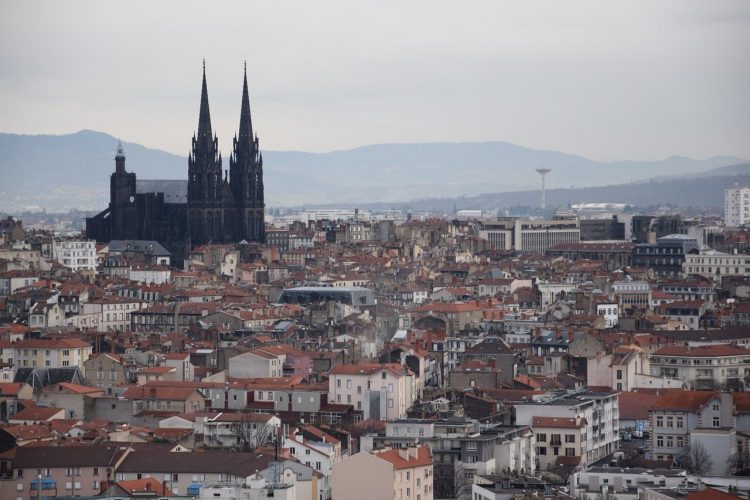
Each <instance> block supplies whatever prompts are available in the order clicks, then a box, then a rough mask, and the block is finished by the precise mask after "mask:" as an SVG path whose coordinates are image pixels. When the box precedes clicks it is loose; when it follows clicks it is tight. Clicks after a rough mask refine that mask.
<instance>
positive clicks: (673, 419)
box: [647, 391, 737, 474]
mask: <svg viewBox="0 0 750 500" xmlns="http://www.w3.org/2000/svg"><path fill="white" fill-rule="evenodd" d="M734 419H735V415H734V405H733V401H732V394H731V393H718V392H711V391H668V392H667V393H665V394H663V395H662V396H661V397H660V398H659V399H658V400H657V401H656V402H655V403H654V404H652V405H651V407H650V408H649V424H650V427H651V432H650V435H649V442H648V450H647V455H648V457H650V458H652V459H655V460H667V461H669V460H673V461H678V460H679V459H681V458H682V456H683V455H684V454H685V451H686V448H688V447H689V446H690V445H694V444H695V443H698V442H700V443H701V444H702V445H703V446H704V447H705V448H706V451H707V452H708V453H709V454H710V455H711V456H712V462H713V463H712V464H711V471H710V472H711V473H719V474H723V473H724V472H725V471H726V460H727V459H728V458H729V455H731V454H732V450H734V452H736V449H737V436H736V432H735V421H734ZM718 457H722V458H723V460H719V459H718Z"/></svg>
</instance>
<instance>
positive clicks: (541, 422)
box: [531, 417, 586, 429]
mask: <svg viewBox="0 0 750 500" xmlns="http://www.w3.org/2000/svg"><path fill="white" fill-rule="evenodd" d="M531 425H532V427H552V428H554V429H580V428H581V427H586V419H585V418H582V419H580V420H579V421H578V422H576V419H575V418H558V417H534V418H533V420H532V424H531Z"/></svg>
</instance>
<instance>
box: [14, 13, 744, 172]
mask: <svg viewBox="0 0 750 500" xmlns="http://www.w3.org/2000/svg"><path fill="white" fill-rule="evenodd" d="M749 28H750V2H747V1H718V0H710V1H705V0H696V1H684V0H680V1H654V0H645V1H633V0H627V1H622V2H602V1H598V0H597V1H585V2H583V1H581V2H567V1H566V2H561V1H550V2H529V1H522V2H500V1H492V2H459V1H454V2H441V1H434V0H433V1H426V2H405V1H398V2H381V1H378V2H374V1H373V2H364V1H342V2H333V1H330V2H313V1H301V0H300V1H296V2H288V1H272V2H247V1H242V2H202V3H193V2H183V1H179V2H152V1H149V2H101V1H95V2H68V1H60V2H43V3H39V2H30V1H12V2H11V1H7V0H2V1H1V2H0V106H2V108H1V109H2V112H1V113H0V131H5V132H20V133H68V132H74V131H77V130H80V129H82V128H89V129H94V130H101V131H104V132H108V133H111V134H113V135H117V136H121V137H122V138H123V139H127V140H128V141H134V142H139V143H141V144H144V145H147V146H151V147H157V148H161V149H165V150H167V151H171V152H174V153H178V154H182V155H185V154H187V151H188V149H189V146H190V137H191V135H192V133H193V131H194V130H195V128H196V126H197V120H198V105H199V97H200V72H201V59H202V58H203V57H205V58H206V64H207V72H208V89H209V97H210V100H211V111H212V121H213V124H214V128H215V130H216V132H217V134H218V135H219V146H220V148H221V150H222V152H223V153H224V155H225V156H226V155H228V153H229V150H230V145H231V137H232V135H233V134H234V133H235V131H236V129H237V126H238V121H239V109H240V97H241V90H242V87H241V85H242V62H243V60H244V59H247V62H248V78H249V83H250V92H251V107H252V109H253V119H254V125H255V127H256V130H257V131H258V132H259V134H260V136H261V145H262V147H264V148H266V149H296V150H306V151H328V150H332V149H345V148H349V147H355V146H358V145H364V144H373V143H380V142H424V141H483V140H504V141H508V142H513V143H517V144H521V145H525V146H530V147H536V148H545V149H556V150H561V151H565V152H570V153H578V154H581V155H584V156H587V157H590V158H592V159H598V160H611V159H657V158H662V157H665V156H669V155H672V154H680V155H686V156H693V157H700V158H702V157H707V156H711V155H715V154H732V155H737V156H742V157H745V158H750V140H748V138H749V137H750V98H749V97H748V88H749V87H748V84H749V82H750V78H749V77H750V64H748V62H749V61H750V29H749Z"/></svg>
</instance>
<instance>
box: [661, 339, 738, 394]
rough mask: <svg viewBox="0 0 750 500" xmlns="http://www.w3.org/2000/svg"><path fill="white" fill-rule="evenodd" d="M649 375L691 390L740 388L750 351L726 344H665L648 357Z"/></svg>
mask: <svg viewBox="0 0 750 500" xmlns="http://www.w3.org/2000/svg"><path fill="white" fill-rule="evenodd" d="M651 374H652V375H656V376H660V377H667V378H672V379H678V380H682V381H683V382H685V383H687V384H689V385H690V387H692V388H695V389H719V388H727V387H742V386H743V381H744V380H746V378H747V377H748V376H750V350H748V349H745V348H744V347H739V346H735V345H727V344H716V345H702V346H689V345H688V346H682V345H667V346H664V347H662V348H660V349H658V350H656V351H655V352H654V353H653V354H652V355H651Z"/></svg>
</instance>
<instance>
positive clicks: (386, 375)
mask: <svg viewBox="0 0 750 500" xmlns="http://www.w3.org/2000/svg"><path fill="white" fill-rule="evenodd" d="M328 375H329V378H328V399H329V401H330V402H331V403H336V404H348V405H352V406H353V407H354V409H355V410H358V411H362V412H363V418H364V419H375V420H394V419H397V418H403V417H405V416H406V410H408V409H409V407H411V405H412V404H413V403H414V400H415V399H416V397H417V387H416V376H415V375H414V373H413V372H412V371H410V370H409V369H407V368H404V367H403V366H401V365H399V364H397V363H383V364H357V365H339V366H336V367H334V368H333V369H332V370H331V371H330V372H328Z"/></svg>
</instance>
